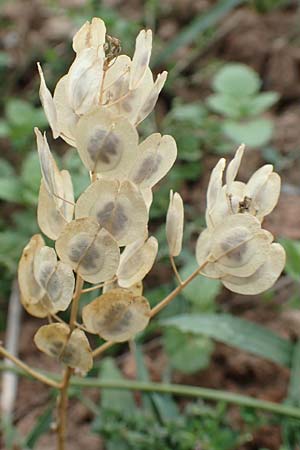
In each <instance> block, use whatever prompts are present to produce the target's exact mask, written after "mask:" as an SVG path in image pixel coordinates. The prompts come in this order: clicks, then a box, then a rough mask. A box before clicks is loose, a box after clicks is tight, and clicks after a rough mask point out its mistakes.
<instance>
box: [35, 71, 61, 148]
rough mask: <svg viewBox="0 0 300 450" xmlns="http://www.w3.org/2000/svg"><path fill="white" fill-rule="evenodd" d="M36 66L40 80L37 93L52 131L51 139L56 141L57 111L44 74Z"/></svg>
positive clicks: (57, 131)
mask: <svg viewBox="0 0 300 450" xmlns="http://www.w3.org/2000/svg"><path fill="white" fill-rule="evenodd" d="M37 66H38V71H39V75H40V79H41V84H40V91H39V94H40V99H41V103H42V106H43V108H44V111H45V115H46V117H47V120H48V122H49V125H50V128H51V130H52V133H53V137H54V139H56V138H58V136H59V135H60V130H59V125H58V124H59V121H58V118H57V111H56V107H55V103H54V101H53V98H52V95H51V93H50V91H49V89H48V88H47V85H46V82H45V78H44V74H43V71H42V68H41V65H40V63H38V64H37Z"/></svg>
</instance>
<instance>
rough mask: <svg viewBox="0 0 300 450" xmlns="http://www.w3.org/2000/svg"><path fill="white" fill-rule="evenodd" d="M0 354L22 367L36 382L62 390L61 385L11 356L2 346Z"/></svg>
mask: <svg viewBox="0 0 300 450" xmlns="http://www.w3.org/2000/svg"><path fill="white" fill-rule="evenodd" d="M0 354H1V355H2V356H3V357H4V358H7V359H9V360H10V361H12V362H13V363H14V364H15V365H16V366H17V367H20V369H22V370H23V371H24V372H26V373H27V374H28V375H30V376H31V377H33V378H35V379H36V380H38V381H40V382H41V383H44V384H47V385H48V386H51V387H54V388H58V389H59V388H60V383H58V382H56V381H53V380H51V378H48V377H47V376H45V375H42V374H41V373H39V372H37V371H36V370H34V369H32V368H31V367H29V366H28V365H27V364H25V363H23V361H21V360H20V359H19V358H17V357H16V356H14V355H12V354H10V353H9V352H8V351H7V350H5V348H4V347H2V345H0Z"/></svg>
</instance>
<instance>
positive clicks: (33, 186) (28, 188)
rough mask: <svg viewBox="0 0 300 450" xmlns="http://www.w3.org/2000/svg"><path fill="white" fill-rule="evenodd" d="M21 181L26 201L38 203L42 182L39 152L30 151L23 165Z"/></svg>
mask: <svg viewBox="0 0 300 450" xmlns="http://www.w3.org/2000/svg"><path fill="white" fill-rule="evenodd" d="M21 181H22V184H23V192H22V195H23V199H24V201H25V202H26V203H29V204H31V205H36V204H37V200H38V193H39V188H40V183H41V171H40V163H39V157H38V153H37V152H30V153H28V155H27V156H26V159H25V161H24V163H23V166H22V171H21Z"/></svg>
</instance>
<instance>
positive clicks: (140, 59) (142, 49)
mask: <svg viewBox="0 0 300 450" xmlns="http://www.w3.org/2000/svg"><path fill="white" fill-rule="evenodd" d="M151 51H152V31H151V30H141V31H140V33H139V34H138V36H137V38H136V42H135V51H134V55H133V58H132V64H131V68H130V78H129V89H130V90H133V89H136V88H137V86H138V84H139V83H140V82H141V80H142V79H143V77H144V75H145V71H146V69H147V67H148V66H149V61H150V57H151Z"/></svg>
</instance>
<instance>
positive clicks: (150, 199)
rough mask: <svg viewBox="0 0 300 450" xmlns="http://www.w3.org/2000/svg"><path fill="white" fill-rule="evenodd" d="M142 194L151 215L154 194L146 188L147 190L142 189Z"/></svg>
mask: <svg viewBox="0 0 300 450" xmlns="http://www.w3.org/2000/svg"><path fill="white" fill-rule="evenodd" d="M141 194H142V196H143V199H144V202H145V204H146V207H147V211H148V214H149V211H150V208H151V205H152V202H153V192H152V189H151V188H145V189H141Z"/></svg>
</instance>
